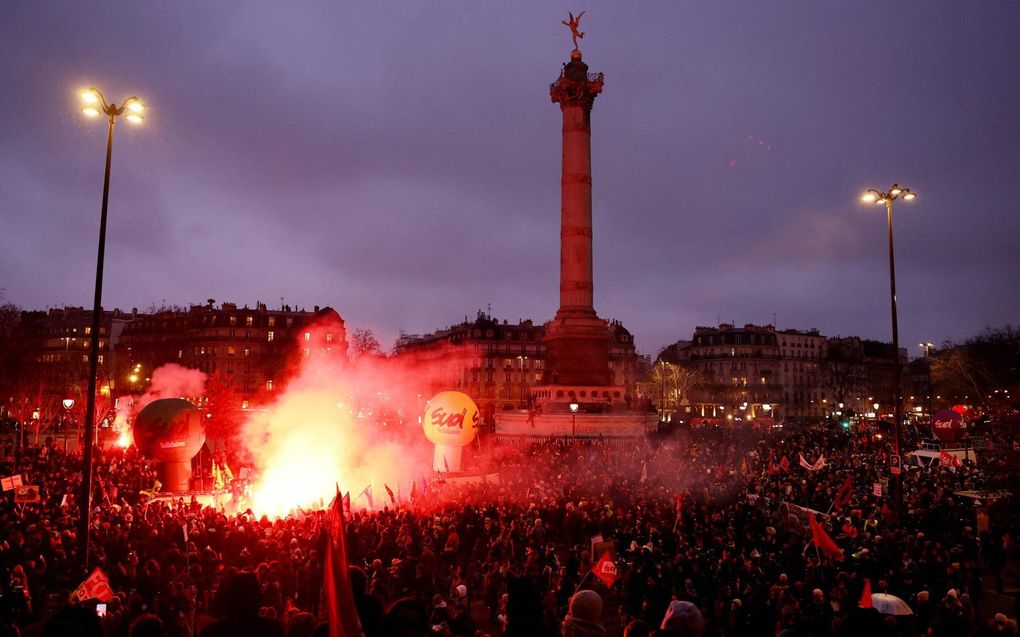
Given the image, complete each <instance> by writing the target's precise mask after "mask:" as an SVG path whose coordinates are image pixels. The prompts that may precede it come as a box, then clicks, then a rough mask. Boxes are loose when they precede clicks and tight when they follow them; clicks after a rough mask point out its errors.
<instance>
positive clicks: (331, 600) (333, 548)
mask: <svg viewBox="0 0 1020 637" xmlns="http://www.w3.org/2000/svg"><path fill="white" fill-rule="evenodd" d="M336 495H337V497H335V498H333V502H332V503H331V504H330V506H329V509H330V511H329V518H328V520H327V524H328V525H329V526H328V529H329V537H328V538H327V542H326V555H325V557H326V560H325V564H324V565H323V572H322V573H323V592H324V594H325V604H326V617H327V619H328V621H329V637H360V636H361V635H362V634H363V633H362V632H361V621H360V620H359V619H358V609H357V607H355V605H354V589H352V588H351V577H350V572H349V571H348V567H347V530H346V529H345V528H344V511H343V504H342V498H341V497H340V490H339V489H338V490H337V494H336Z"/></svg>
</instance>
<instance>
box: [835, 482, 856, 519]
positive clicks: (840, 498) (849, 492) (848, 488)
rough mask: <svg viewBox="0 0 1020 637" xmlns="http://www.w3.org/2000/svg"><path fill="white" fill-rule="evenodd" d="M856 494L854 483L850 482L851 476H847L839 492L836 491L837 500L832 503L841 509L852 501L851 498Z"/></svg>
mask: <svg viewBox="0 0 1020 637" xmlns="http://www.w3.org/2000/svg"><path fill="white" fill-rule="evenodd" d="M853 495H854V492H853V484H852V483H851V482H850V476H847V477H846V482H844V483H843V486H841V487H840V488H839V492H838V493H836V501H835V502H833V503H832V508H834V509H836V510H837V511H839V510H840V509H842V508H843V506H844V505H846V504H847V503H848V502H850V498H852V497H853Z"/></svg>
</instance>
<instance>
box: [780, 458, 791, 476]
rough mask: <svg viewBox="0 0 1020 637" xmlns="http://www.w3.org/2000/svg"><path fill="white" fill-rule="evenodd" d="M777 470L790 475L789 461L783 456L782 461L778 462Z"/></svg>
mask: <svg viewBox="0 0 1020 637" xmlns="http://www.w3.org/2000/svg"><path fill="white" fill-rule="evenodd" d="M779 468H780V469H782V470H783V471H784V472H786V473H790V459H789V458H787V457H786V456H785V455H784V456H783V459H782V460H780V461H779Z"/></svg>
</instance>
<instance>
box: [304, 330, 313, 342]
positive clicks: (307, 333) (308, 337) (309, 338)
mask: <svg viewBox="0 0 1020 637" xmlns="http://www.w3.org/2000/svg"><path fill="white" fill-rule="evenodd" d="M310 340H312V333H311V332H305V342H306V343H307V342H308V341H310Z"/></svg>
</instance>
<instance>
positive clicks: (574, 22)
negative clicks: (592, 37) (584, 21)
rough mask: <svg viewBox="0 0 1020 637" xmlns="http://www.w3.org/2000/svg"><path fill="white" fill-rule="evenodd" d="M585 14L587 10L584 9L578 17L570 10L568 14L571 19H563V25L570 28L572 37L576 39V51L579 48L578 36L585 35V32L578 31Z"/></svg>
mask: <svg viewBox="0 0 1020 637" xmlns="http://www.w3.org/2000/svg"><path fill="white" fill-rule="evenodd" d="M584 14H585V12H584V11H582V12H581V13H578V14H577V17H576V18H575V17H574V14H573V13H569V12H568V13H567V15H569V16H570V20H562V22H563V25H564V26H566V27H569V28H570V37H571V38H572V39H573V40H574V50H575V51H576V50H577V38H583V37H584V32H583V31H578V29H577V27H579V26H581V16H583V15H584Z"/></svg>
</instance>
